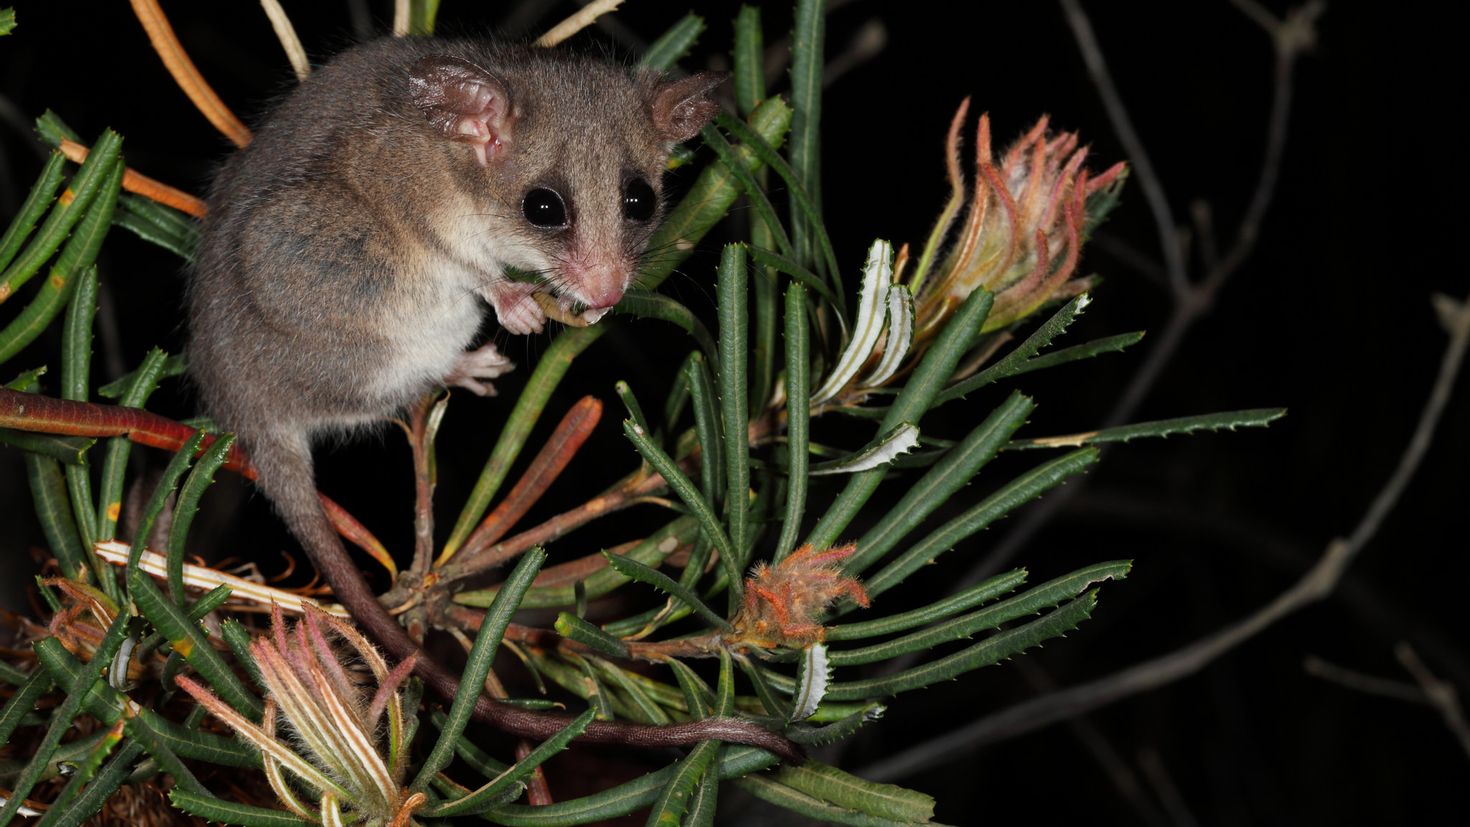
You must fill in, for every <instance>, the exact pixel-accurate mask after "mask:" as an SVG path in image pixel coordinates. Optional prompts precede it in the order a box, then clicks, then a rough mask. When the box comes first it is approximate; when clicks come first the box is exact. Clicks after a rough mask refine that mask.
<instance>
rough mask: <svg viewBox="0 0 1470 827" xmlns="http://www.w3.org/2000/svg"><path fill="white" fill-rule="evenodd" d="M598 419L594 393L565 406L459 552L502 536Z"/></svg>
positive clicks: (538, 496) (599, 404)
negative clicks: (526, 464) (547, 435)
mask: <svg viewBox="0 0 1470 827" xmlns="http://www.w3.org/2000/svg"><path fill="white" fill-rule="evenodd" d="M601 419H602V402H601V401H599V400H598V399H596V398H595V397H591V396H584V397H582V398H581V399H579V400H578V401H577V403H576V404H575V405H573V406H572V407H571V408H570V409H568V410H567V413H566V415H565V416H563V417H562V420H561V422H560V423H559V424H558V425H557V426H556V430H555V431H554V432H552V434H551V438H550V439H548V440H547V441H546V444H545V445H543V446H542V447H541V450H540V452H538V453H537V454H536V457H535V459H533V460H531V465H530V466H529V467H528V468H526V472H525V473H524V474H522V475H521V478H520V479H519V480H517V481H516V484H515V486H514V487H513V488H511V490H510V493H509V494H508V495H506V497H505V499H504V500H502V501H501V503H500V505H498V506H496V508H495V510H494V511H492V512H490V514H489V515H488V516H486V517H485V519H484V521H483V522H481V523H480V525H479V527H478V528H476V529H475V531H474V533H473V534H471V535H470V537H469V539H468V540H467V541H466V542H465V544H464V547H463V548H462V549H460V551H459V554H460V555H463V557H464V558H465V559H468V558H470V557H473V556H474V555H475V554H478V553H480V552H481V551H483V550H485V549H486V548H488V547H490V546H491V545H493V544H494V543H495V541H496V540H499V539H500V538H501V537H504V536H505V534H506V532H507V531H509V530H510V529H511V528H512V527H513V526H515V524H516V521H518V520H520V519H521V518H522V517H524V516H525V515H526V512H527V511H529V510H530V509H531V506H533V505H535V504H536V501H537V500H539V499H541V497H542V496H543V495H544V494H545V493H546V490H547V489H548V488H550V487H551V484H552V483H554V482H556V479H557V477H559V476H560V475H561V472H562V471H564V470H566V467H567V464H568V463H570V462H571V461H572V457H575V456H576V455H577V451H579V450H581V448H582V445H583V444H584V443H586V442H587V438H588V437H590V436H592V431H593V429H595V428H596V427H597V423H598V422H599V421H600V420H601Z"/></svg>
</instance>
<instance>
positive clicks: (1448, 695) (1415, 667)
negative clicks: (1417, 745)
mask: <svg viewBox="0 0 1470 827" xmlns="http://www.w3.org/2000/svg"><path fill="white" fill-rule="evenodd" d="M1393 653H1394V655H1395V656H1396V657H1398V659H1399V663H1401V664H1403V666H1404V671H1406V672H1408V673H1409V674H1410V675H1413V676H1414V680H1415V681H1417V682H1418V683H1419V686H1420V688H1422V689H1423V690H1424V697H1425V699H1426V700H1428V701H1429V705H1430V706H1432V707H1434V708H1435V709H1437V710H1439V714H1440V716H1441V717H1443V718H1444V725H1445V726H1447V727H1449V730H1450V732H1452V733H1454V735H1455V737H1456V738H1457V739H1459V741H1460V746H1461V747H1462V748H1463V749H1464V750H1465V754H1466V755H1470V725H1467V724H1466V723H1465V710H1464V708H1462V707H1461V706H1460V696H1459V693H1457V692H1455V687H1454V686H1452V685H1450V683H1449V682H1448V681H1443V680H1440V679H1439V678H1438V677H1436V676H1435V674H1434V673H1433V672H1430V671H1429V667H1427V666H1425V665H1424V661H1422V660H1420V659H1419V654H1418V653H1417V652H1415V651H1414V648H1413V647H1412V646H1410V645H1409V644H1407V643H1403V642H1400V643H1399V645H1397V646H1395V647H1394V648H1393Z"/></svg>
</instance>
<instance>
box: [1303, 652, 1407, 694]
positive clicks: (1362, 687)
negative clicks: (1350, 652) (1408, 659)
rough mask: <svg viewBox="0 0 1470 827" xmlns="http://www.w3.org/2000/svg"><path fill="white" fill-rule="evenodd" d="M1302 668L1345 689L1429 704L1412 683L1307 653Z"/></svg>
mask: <svg viewBox="0 0 1470 827" xmlns="http://www.w3.org/2000/svg"><path fill="white" fill-rule="evenodd" d="M1302 669H1303V670H1304V671H1305V672H1306V673H1307V674H1308V675H1311V676H1312V677H1314V678H1321V679H1322V680H1324V681H1327V682H1328V683H1335V684H1337V685H1338V686H1341V687H1343V688H1345V689H1351V690H1353V691H1354V692H1362V693H1363V694H1364V695H1377V696H1378V697H1380V698H1392V699H1394V700H1396V701H1403V702H1404V703H1409V704H1419V705H1420V706H1427V705H1428V704H1429V699H1428V698H1427V697H1425V696H1424V690H1422V689H1420V688H1419V687H1417V686H1414V685H1413V684H1410V683H1404V682H1403V681H1396V680H1393V679H1392V678H1380V677H1378V676H1377V675H1368V674H1364V673H1362V672H1358V671H1355V670H1353V669H1348V668H1346V667H1343V666H1338V665H1337V664H1335V663H1329V662H1327V661H1325V660H1323V659H1321V658H1319V657H1317V656H1316V655H1308V656H1307V659H1306V660H1304V661H1302Z"/></svg>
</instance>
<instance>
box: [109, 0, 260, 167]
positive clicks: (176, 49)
mask: <svg viewBox="0 0 1470 827" xmlns="http://www.w3.org/2000/svg"><path fill="white" fill-rule="evenodd" d="M132 3H133V14H135V15H137V17H138V22H139V23H142V24H143V30H144V31H146V32H147V33H148V40H149V42H151V43H152V44H153V50H154V51H155V52H158V56H159V58H161V59H162V60H163V65H164V67H166V68H167V69H168V72H169V74H171V75H173V77H174V82H175V83H177V84H178V85H179V88H180V89H182V90H184V94H185V95H188V96H189V100H190V101H191V102H193V104H194V107H195V108H196V109H198V110H199V112H200V114H202V115H204V117H205V118H206V119H208V121H209V122H210V123H211V124H213V125H214V128H215V129H218V130H219V131H220V133H221V134H223V135H224V136H225V137H226V138H229V139H230V142H231V143H233V144H234V145H235V146H237V147H243V146H245V145H246V144H248V143H250V130H249V129H247V128H246V126H245V124H243V123H241V122H240V119H239V118H237V117H235V113H233V112H231V111H230V109H229V107H227V106H225V103H224V101H222V100H220V98H219V95H216V94H215V93H214V90H213V89H211V88H210V87H209V84H208V83H206V82H205V81H204V76H203V75H201V74H199V70H198V69H197V68H195V66H194V61H192V60H190V59H189V55H188V53H187V52H185V51H184V46H183V44H181V43H180V42H179V38H178V35H176V34H174V27H173V26H171V25H169V22H168V18H167V17H165V16H164V14H163V9H162V8H161V7H159V5H158V0H132Z"/></svg>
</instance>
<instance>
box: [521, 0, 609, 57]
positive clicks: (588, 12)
mask: <svg viewBox="0 0 1470 827" xmlns="http://www.w3.org/2000/svg"><path fill="white" fill-rule="evenodd" d="M621 5H623V0H595V2H592V3H588V4H587V5H585V6H583V7H582V8H581V9H580V10H578V11H577V12H576V13H574V14H572V15H571V16H570V17H568V18H567V19H565V20H563V21H561V22H560V23H558V24H556V25H555V26H552V27H551V28H550V29H548V30H547V32H546V34H543V35H541V36H540V37H538V38H536V42H535V43H533V44H531V45H533V46H540V47H542V48H550V47H552V46H555V45H557V44H558V43H561V42H562V41H564V40H566V39H567V38H569V37H571V36H572V35H574V34H576V33H577V32H580V31H582V30H583V29H585V28H587V27H588V26H590V25H592V21H594V20H596V19H597V18H599V17H601V16H603V15H604V14H607V13H608V12H611V11H612V10H614V9H616V8H617V7H618V6H621Z"/></svg>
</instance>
